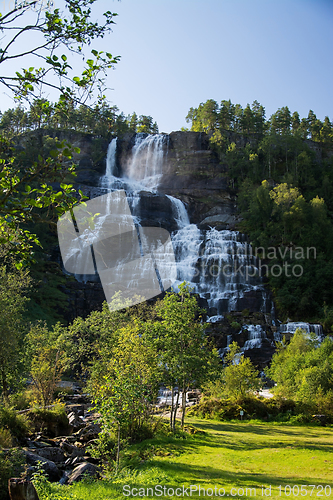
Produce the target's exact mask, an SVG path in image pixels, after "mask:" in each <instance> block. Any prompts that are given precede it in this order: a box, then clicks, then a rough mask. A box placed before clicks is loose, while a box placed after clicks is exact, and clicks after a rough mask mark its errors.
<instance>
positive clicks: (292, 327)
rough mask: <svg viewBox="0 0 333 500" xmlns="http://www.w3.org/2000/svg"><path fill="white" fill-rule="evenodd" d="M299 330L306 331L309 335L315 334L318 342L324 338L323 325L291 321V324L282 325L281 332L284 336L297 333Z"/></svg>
mask: <svg viewBox="0 0 333 500" xmlns="http://www.w3.org/2000/svg"><path fill="white" fill-rule="evenodd" d="M297 328H300V329H301V330H304V331H305V333H307V334H310V333H314V334H315V335H316V337H317V338H318V340H321V339H322V337H323V327H322V326H321V325H319V324H311V323H305V322H303V321H297V322H296V321H290V322H289V323H285V324H282V325H280V328H279V331H280V334H281V335H283V334H284V333H295V332H296V330H297Z"/></svg>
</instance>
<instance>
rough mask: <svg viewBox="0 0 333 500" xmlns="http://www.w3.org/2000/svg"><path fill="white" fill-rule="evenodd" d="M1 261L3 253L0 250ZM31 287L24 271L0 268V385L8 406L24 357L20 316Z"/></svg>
mask: <svg viewBox="0 0 333 500" xmlns="http://www.w3.org/2000/svg"><path fill="white" fill-rule="evenodd" d="M1 258H2V259H5V258H6V250H5V249H1ZM30 286H31V279H30V277H29V273H28V271H27V270H22V269H20V270H17V269H15V266H13V263H12V262H11V261H9V262H8V259H7V263H6V264H4V265H2V266H1V267H0V308H1V316H0V384H1V390H2V396H3V398H4V400H5V401H7V402H8V395H9V390H10V388H13V387H15V386H17V385H18V384H19V382H20V381H21V380H22V375H23V371H24V370H23V367H24V362H25V357H24V355H23V341H24V334H25V332H26V324H25V321H24V318H23V313H24V310H25V307H26V303H27V301H28V298H27V297H26V296H25V293H26V292H27V291H28V290H29V287H30Z"/></svg>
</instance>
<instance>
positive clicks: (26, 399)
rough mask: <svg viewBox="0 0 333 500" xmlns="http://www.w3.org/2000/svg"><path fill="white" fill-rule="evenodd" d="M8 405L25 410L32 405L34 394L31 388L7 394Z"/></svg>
mask: <svg viewBox="0 0 333 500" xmlns="http://www.w3.org/2000/svg"><path fill="white" fill-rule="evenodd" d="M9 401H10V405H11V406H12V407H13V408H15V409H16V410H27V409H28V408H30V407H31V406H32V405H33V402H34V394H33V391H31V390H26V391H22V392H17V393H15V394H11V395H10V396H9Z"/></svg>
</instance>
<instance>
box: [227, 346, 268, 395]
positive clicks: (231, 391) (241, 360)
mask: <svg viewBox="0 0 333 500" xmlns="http://www.w3.org/2000/svg"><path fill="white" fill-rule="evenodd" d="M224 362H225V363H226V365H227V366H226V367H225V368H224V374H223V376H224V393H225V394H226V395H228V396H229V397H230V398H231V399H233V400H235V401H237V400H241V399H244V397H245V396H246V395H249V394H253V393H255V392H258V391H259V390H260V388H261V381H260V379H259V372H258V371H257V370H256V369H255V367H254V366H253V364H252V362H251V360H250V358H246V357H245V356H244V355H243V354H240V347H239V346H238V344H237V342H233V343H232V344H230V346H229V351H228V353H227V354H226V356H225V358H224Z"/></svg>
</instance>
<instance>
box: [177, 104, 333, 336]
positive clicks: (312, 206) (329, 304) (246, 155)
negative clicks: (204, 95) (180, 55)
mask: <svg viewBox="0 0 333 500" xmlns="http://www.w3.org/2000/svg"><path fill="white" fill-rule="evenodd" d="M187 120H188V121H190V122H191V123H192V127H191V130H193V131H200V132H206V133H208V135H209V138H210V143H211V147H212V149H213V150H215V151H216V153H217V155H218V157H219V160H220V162H221V164H222V165H224V167H225V170H226V172H227V175H228V178H229V185H230V189H231V190H232V191H233V192H234V193H235V194H236V195H237V196H238V208H239V211H240V214H241V217H242V219H243V221H242V222H241V223H240V225H239V229H240V230H241V231H243V232H245V233H247V234H249V235H250V240H251V243H252V244H253V245H254V246H255V247H257V248H258V247H260V248H261V251H259V252H257V253H259V255H264V256H265V259H264V260H263V261H262V264H264V265H265V266H267V267H266V269H267V272H266V275H267V280H268V283H269V286H270V288H271V290H272V291H273V293H274V297H275V301H276V304H277V306H278V312H279V316H280V317H281V319H286V318H287V317H289V318H293V319H304V320H305V319H308V320H316V321H320V322H321V323H322V324H323V325H324V327H325V328H326V329H327V330H328V331H329V330H331V329H332V325H333V289H332V286H331V283H332V280H333V264H332V257H333V255H332V248H333V225H332V215H333V168H332V167H333V154H332V153H333V128H332V123H331V122H330V120H329V118H328V117H327V116H326V117H325V119H324V121H323V122H322V121H321V120H319V119H318V118H317V117H316V115H315V113H314V112H313V111H312V110H310V111H309V114H308V116H307V118H302V119H301V118H300V116H299V114H298V113H297V111H295V112H294V113H291V112H290V110H289V109H288V107H287V106H285V107H283V108H281V109H278V110H277V111H276V113H274V114H273V115H272V116H271V117H270V118H269V119H266V118H265V109H264V107H263V106H262V105H261V104H259V103H258V102H257V101H254V103H253V104H252V106H250V105H247V106H246V107H245V108H244V109H243V108H242V106H241V105H240V104H235V105H234V104H232V103H231V101H230V100H229V101H222V102H221V104H220V106H219V105H218V104H217V102H216V101H214V100H212V99H210V100H208V101H207V102H206V103H202V104H200V105H199V107H198V108H191V109H190V111H189V113H188V115H187ZM307 248H315V251H312V253H311V258H307V257H308V256H307V252H306V249H307ZM300 249H303V252H302V251H301V250H300ZM267 256H268V258H267ZM286 266H287V267H286ZM294 266H298V267H297V269H296V268H294ZM292 269H295V270H296V272H295V273H294V274H293V273H292V272H291V270H292ZM279 270H282V271H281V273H280V272H279Z"/></svg>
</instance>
